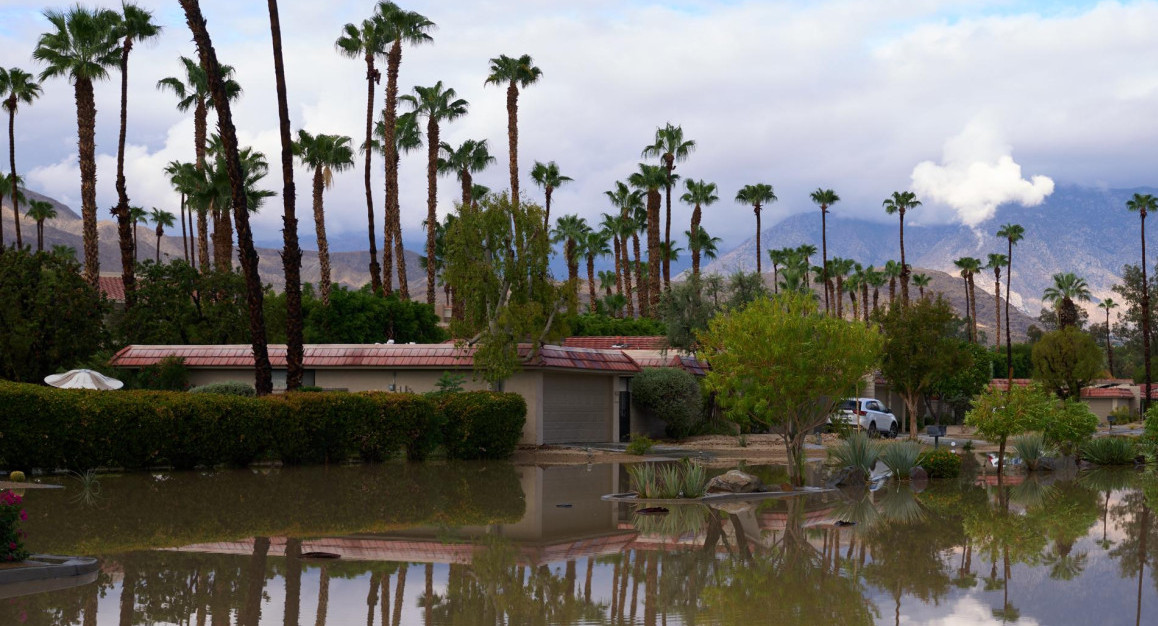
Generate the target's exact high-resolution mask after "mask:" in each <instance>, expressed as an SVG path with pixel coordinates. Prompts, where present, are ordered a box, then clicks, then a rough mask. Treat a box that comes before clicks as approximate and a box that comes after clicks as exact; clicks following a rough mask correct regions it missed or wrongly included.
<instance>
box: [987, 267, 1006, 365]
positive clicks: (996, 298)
mask: <svg viewBox="0 0 1158 626" xmlns="http://www.w3.org/2000/svg"><path fill="white" fill-rule="evenodd" d="M988 258H989V262H988V263H986V264H985V269H990V270H993V315H994V319H995V320H996V323H997V343H996V344H994V345H997V346H1000V345H1001V268H1003V267H1005V266H1006V265H1009V258H1008V257H1006V256H1005V255H1004V254H999V253H995V252H990V253H989V257H988Z"/></svg>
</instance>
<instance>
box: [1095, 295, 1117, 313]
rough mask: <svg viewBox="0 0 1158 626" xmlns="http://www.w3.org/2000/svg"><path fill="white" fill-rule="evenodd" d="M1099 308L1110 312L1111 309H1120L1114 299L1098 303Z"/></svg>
mask: <svg viewBox="0 0 1158 626" xmlns="http://www.w3.org/2000/svg"><path fill="white" fill-rule="evenodd" d="M1098 308H1099V309H1105V310H1106V311H1110V310H1111V309H1116V308H1118V303H1117V302H1115V301H1114V299H1113V298H1106V299H1105V300H1102V301H1101V302H1099V303H1098Z"/></svg>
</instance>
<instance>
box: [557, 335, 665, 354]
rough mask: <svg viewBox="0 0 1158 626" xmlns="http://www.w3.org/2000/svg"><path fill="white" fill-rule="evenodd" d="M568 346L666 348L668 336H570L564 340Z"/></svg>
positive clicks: (625, 348) (612, 348)
mask: <svg viewBox="0 0 1158 626" xmlns="http://www.w3.org/2000/svg"><path fill="white" fill-rule="evenodd" d="M563 345H564V346H565V347H568V348H595V349H597V350H666V349H667V348H668V343H667V337H658V336H655V337H649V336H636V337H631V336H623V335H620V336H610V335H607V336H602V337H568V338H566V339H564V340H563Z"/></svg>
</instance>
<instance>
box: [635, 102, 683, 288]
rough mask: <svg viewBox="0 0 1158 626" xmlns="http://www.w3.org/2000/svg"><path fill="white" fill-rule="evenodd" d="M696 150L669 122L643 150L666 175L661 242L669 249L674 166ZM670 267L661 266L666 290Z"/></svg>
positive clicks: (674, 179) (668, 265)
mask: <svg viewBox="0 0 1158 626" xmlns="http://www.w3.org/2000/svg"><path fill="white" fill-rule="evenodd" d="M695 149H696V142H695V141H693V140H691V139H688V140H684V129H683V127H682V126H672V124H671V122H668V123H667V124H665V125H664V127H663V128H656V129H655V143H653V144H651V145H650V146H647V147H646V148H644V149H643V154H642V156H643V158H645V159H646V158H648V157H656V158H658V159H659V160H660V162H661V163H663V169H664V171H665V172H666V173H667V181H666V183H665V184H664V190H665V196H666V198H667V217H666V219H665V221H664V228H663V242H664V244H665V245H667V246H668V247H669V248H670V247H671V188H672V185H674V184H675V181H676V178H677V176H675V174H674V173H673V172H674V171H675V167H676V166H675V164H676V162H677V161H686V160H687V158H688V155H690V154H691V153H692V152H693V151H695ZM695 229H696V228H695V226H692V231H695ZM670 276H671V265H670V263H668V262H667V261H666V260H665V261H664V264H663V282H664V288H665V289H666V288H667V287H668V285H669V283H670V282H671V281H670V280H669V277H670Z"/></svg>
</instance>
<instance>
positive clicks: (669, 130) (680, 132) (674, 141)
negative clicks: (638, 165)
mask: <svg viewBox="0 0 1158 626" xmlns="http://www.w3.org/2000/svg"><path fill="white" fill-rule="evenodd" d="M695 149H696V142H695V141H694V140H692V139H687V140H685V139H684V129H683V127H682V126H673V125H672V123H671V122H668V123H667V124H666V125H665V126H663V127H662V128H656V129H655V143H653V144H651V145H650V146H647V147H646V148H644V149H643V153H642V154H640V156H641V157H643V158H645V159H646V158H648V157H656V158H659V159H660V160H662V161H665V162H666V161H667V160H668V158H669V157H670V158H671V159H672V161H673V162H674V161H683V160H685V159H687V158H688V155H689V154H691V153H692V152H694V151H695Z"/></svg>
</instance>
